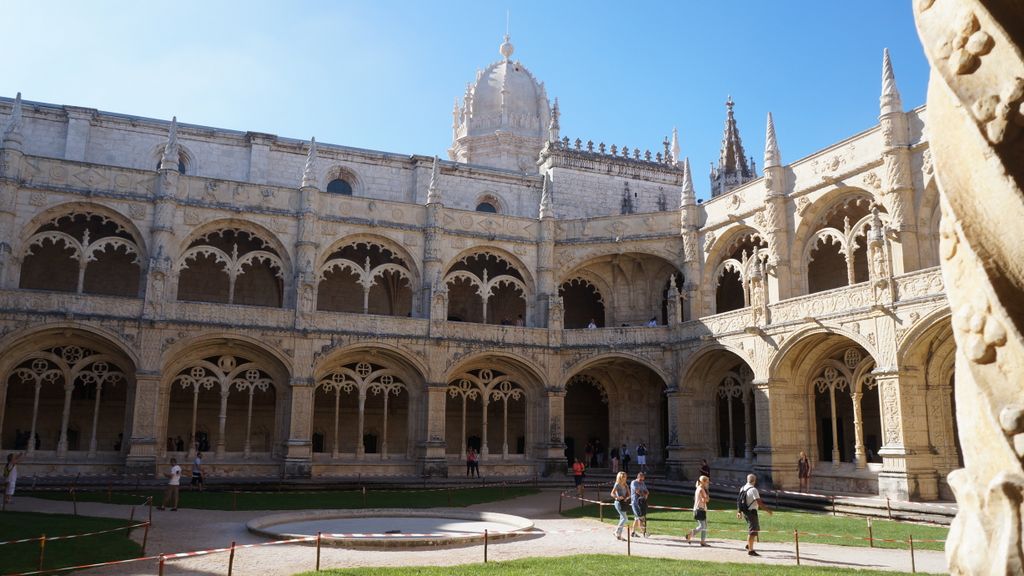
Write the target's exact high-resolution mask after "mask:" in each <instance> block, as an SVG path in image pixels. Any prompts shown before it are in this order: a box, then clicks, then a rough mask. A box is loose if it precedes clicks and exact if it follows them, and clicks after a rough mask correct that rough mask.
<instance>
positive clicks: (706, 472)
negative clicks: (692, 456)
mask: <svg viewBox="0 0 1024 576" xmlns="http://www.w3.org/2000/svg"><path fill="white" fill-rule="evenodd" d="M700 475H701V476H707V477H708V478H709V479H710V478H711V466H708V461H707V459H706V458H704V459H701V461H700Z"/></svg>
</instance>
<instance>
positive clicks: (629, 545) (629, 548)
mask: <svg viewBox="0 0 1024 576" xmlns="http://www.w3.org/2000/svg"><path fill="white" fill-rule="evenodd" d="M628 520H629V519H628V518H627V522H626V556H632V555H633V527H632V526H630V525H629V522H628Z"/></svg>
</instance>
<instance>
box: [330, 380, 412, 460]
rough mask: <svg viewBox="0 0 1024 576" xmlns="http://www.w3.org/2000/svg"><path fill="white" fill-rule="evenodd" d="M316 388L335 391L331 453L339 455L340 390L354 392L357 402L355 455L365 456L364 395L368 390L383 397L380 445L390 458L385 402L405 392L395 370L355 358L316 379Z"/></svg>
mask: <svg viewBox="0 0 1024 576" xmlns="http://www.w3.org/2000/svg"><path fill="white" fill-rule="evenodd" d="M316 386H317V389H319V390H322V391H323V392H324V393H325V394H326V395H329V394H332V393H333V394H334V436H333V442H332V444H331V446H332V448H331V455H332V457H334V458H338V457H339V455H340V453H341V450H340V448H339V447H340V445H341V444H340V439H339V437H338V429H339V425H340V421H341V411H340V410H341V394H342V392H344V393H345V394H346V395H349V394H351V393H353V392H355V393H356V398H357V402H358V425H357V426H356V443H355V447H356V448H355V455H356V458H362V457H364V455H365V453H366V447H365V446H364V439H363V434H364V433H365V430H366V399H367V396H368V395H369V394H373V395H375V396H377V395H379V396H381V398H382V400H383V411H382V415H381V422H382V423H381V431H382V432H381V448H380V457H381V458H382V459H386V458H390V452H389V451H388V403H389V400H388V399H389V397H391V396H395V397H397V396H399V395H400V394H402V393H403V392H406V393H408V388H407V387H406V384H405V383H404V382H403V381H402V379H401V376H400V375H399V374H398V372H397V371H395V370H393V369H390V368H385V367H383V366H378V365H375V364H371V363H370V362H365V361H363V362H356V363H351V364H346V365H344V366H341V367H338V368H335V369H334V370H331V371H330V372H329V373H327V374H326V375H324V376H323V377H321V378H320V379H319V380H318V381H317V384H316Z"/></svg>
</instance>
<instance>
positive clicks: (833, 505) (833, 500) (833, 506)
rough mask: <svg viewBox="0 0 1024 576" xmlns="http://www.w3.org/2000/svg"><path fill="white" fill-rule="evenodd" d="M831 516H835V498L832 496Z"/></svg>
mask: <svg viewBox="0 0 1024 576" xmlns="http://www.w3.org/2000/svg"><path fill="white" fill-rule="evenodd" d="M832 515H833V516H835V515H836V497H835V496H832Z"/></svg>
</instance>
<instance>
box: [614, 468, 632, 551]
mask: <svg viewBox="0 0 1024 576" xmlns="http://www.w3.org/2000/svg"><path fill="white" fill-rule="evenodd" d="M611 497H612V500H613V501H614V502H615V511H616V512H618V513H619V524H618V526H616V527H615V537H616V538H618V539H619V540H625V538H623V537H622V529H623V528H625V527H626V524H628V523H629V513H628V512H627V511H626V506H627V504H626V502H627V501H628V500H629V486H627V485H626V473H625V472H619V473H618V474H616V475H615V484H614V485H613V486H612V492H611Z"/></svg>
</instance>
